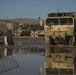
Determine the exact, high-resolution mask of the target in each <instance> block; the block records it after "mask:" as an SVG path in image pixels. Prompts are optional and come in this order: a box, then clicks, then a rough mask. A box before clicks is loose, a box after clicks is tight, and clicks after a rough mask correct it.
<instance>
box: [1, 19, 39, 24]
mask: <svg viewBox="0 0 76 75" xmlns="http://www.w3.org/2000/svg"><path fill="white" fill-rule="evenodd" d="M6 22H13V23H23V24H30V25H31V24H39V20H38V19H29V18H25V19H22V18H15V19H8V20H0V23H2V24H4V23H6Z"/></svg>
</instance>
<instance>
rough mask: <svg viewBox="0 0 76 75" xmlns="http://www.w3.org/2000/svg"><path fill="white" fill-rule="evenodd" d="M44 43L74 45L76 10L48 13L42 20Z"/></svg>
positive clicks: (75, 39)
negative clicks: (43, 20)
mask: <svg viewBox="0 0 76 75" xmlns="http://www.w3.org/2000/svg"><path fill="white" fill-rule="evenodd" d="M44 32H45V39H46V43H47V44H50V45H57V44H65V45H74V44H75V42H76V12H57V13H49V14H48V17H47V18H46V19H45V22H44Z"/></svg>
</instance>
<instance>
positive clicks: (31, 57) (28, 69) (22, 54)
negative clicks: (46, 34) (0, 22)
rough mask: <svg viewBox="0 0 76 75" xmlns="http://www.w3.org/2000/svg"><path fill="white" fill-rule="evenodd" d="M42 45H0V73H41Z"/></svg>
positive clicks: (2, 74)
mask: <svg viewBox="0 0 76 75" xmlns="http://www.w3.org/2000/svg"><path fill="white" fill-rule="evenodd" d="M44 55H45V48H44V46H39V45H38V46H37V45H29V46H27V45H25V46H24V47H23V46H18V47H17V46H8V47H6V46H3V47H0V75H43V64H44Z"/></svg>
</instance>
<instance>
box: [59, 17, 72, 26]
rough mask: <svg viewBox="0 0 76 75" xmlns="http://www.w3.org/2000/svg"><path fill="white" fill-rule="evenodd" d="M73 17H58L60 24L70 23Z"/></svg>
mask: <svg viewBox="0 0 76 75" xmlns="http://www.w3.org/2000/svg"><path fill="white" fill-rule="evenodd" d="M72 24H73V19H72V18H60V25H72Z"/></svg>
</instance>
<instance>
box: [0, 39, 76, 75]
mask: <svg viewBox="0 0 76 75" xmlns="http://www.w3.org/2000/svg"><path fill="white" fill-rule="evenodd" d="M14 42H15V45H11V46H4V45H0V75H76V47H74V46H62V45H58V46H50V45H45V39H44V38H26V39H24V38H23V39H21V38H19V39H14Z"/></svg>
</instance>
